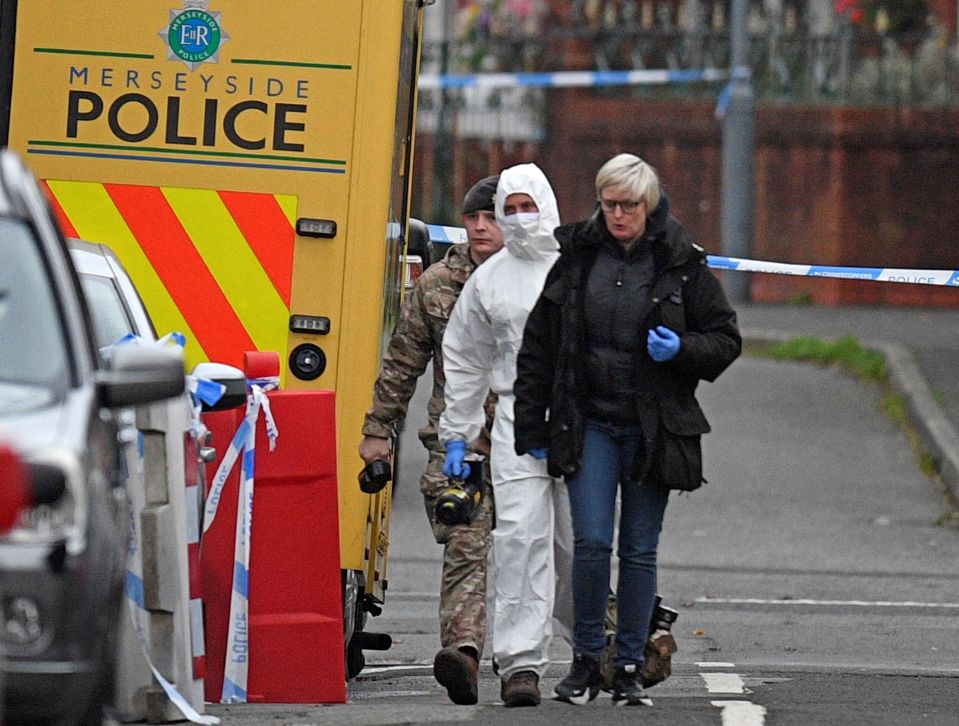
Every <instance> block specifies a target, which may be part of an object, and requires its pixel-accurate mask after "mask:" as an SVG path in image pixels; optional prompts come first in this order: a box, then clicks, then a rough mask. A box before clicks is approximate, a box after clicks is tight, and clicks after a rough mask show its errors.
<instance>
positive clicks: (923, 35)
mask: <svg viewBox="0 0 959 726" xmlns="http://www.w3.org/2000/svg"><path fill="white" fill-rule="evenodd" d="M444 54H445V62H441V59H442V58H444ZM749 59H750V66H751V68H752V78H753V84H754V86H755V91H756V94H757V101H758V102H759V103H764V102H768V103H781V104H802V105H819V104H830V105H851V106H914V107H926V108H928V107H937V108H950V107H957V106H959V45H957V43H956V42H955V40H951V39H949V38H947V37H946V35H945V31H944V30H943V29H942V28H940V27H938V26H932V27H931V28H929V29H928V30H926V31H923V32H911V33H905V34H898V35H893V34H880V33H876V32H865V31H861V30H857V29H854V28H852V27H850V26H843V25H840V26H839V28H838V29H837V30H836V31H835V32H833V33H829V34H822V33H812V32H809V31H802V30H800V31H795V32H789V33H787V32H782V31H780V30H777V29H776V28H774V27H773V28H769V29H767V31H766V32H763V33H753V34H751V35H750V49H749ZM444 66H445V67H444ZM728 66H729V34H728V32H727V31H726V30H724V29H723V30H713V29H701V30H698V31H695V32H693V31H683V30H682V29H680V28H678V27H676V26H669V27H653V28H644V27H641V26H640V25H638V24H632V25H631V24H629V23H622V24H620V25H618V26H616V27H610V28H585V29H582V30H573V29H570V28H559V29H555V30H553V31H550V32H548V33H547V34H545V35H543V36H542V37H524V36H521V35H514V36H488V37H484V38H482V39H475V38H474V39H468V40H464V41H452V42H450V43H449V44H448V45H444V43H429V44H426V45H425V46H424V53H423V69H424V72H433V73H444V72H445V73H449V74H456V73H482V72H500V73H501V72H533V71H535V72H549V71H565V70H640V69H652V68H656V69H660V68H663V69H670V70H698V69H725V68H728ZM718 90H719V89H718V88H717V86H716V84H683V85H682V86H681V87H637V88H633V89H632V90H631V92H632V93H636V94H639V95H641V96H653V97H675V96H680V97H683V98H690V97H700V98H703V99H707V98H715V97H716V94H717V93H718ZM616 92H621V90H619V89H617V91H616ZM439 93H440V91H438V90H430V91H424V92H423V99H422V103H423V105H422V108H423V109H424V111H427V116H428V115H429V114H428V111H429V109H430V108H431V107H435V106H436V104H437V103H438V100H437V98H438V95H437V94H439ZM477 95H478V94H474V97H470V95H469V94H468V93H467V92H465V91H463V90H449V91H447V100H448V101H449V102H450V103H452V105H453V107H454V108H457V109H458V110H460V111H464V110H467V109H468V110H469V111H470V112H471V113H480V109H479V108H478V107H477V105H476V104H477V103H480V102H481V103H482V104H485V105H486V107H487V112H491V111H492V112H496V113H498V114H500V115H501V114H502V113H503V111H504V109H507V108H511V109H513V110H512V113H516V112H517V111H518V110H519V108H521V107H528V106H530V105H532V106H535V105H536V104H538V103H540V102H542V101H543V98H544V97H543V94H542V92H540V93H531V92H530V89H527V90H526V91H525V92H519V93H518V92H516V91H515V90H514V89H511V90H504V91H501V92H498V93H487V94H482V95H483V97H482V99H479V98H477V97H475V96H477ZM525 115H526V116H530V111H529V109H527V111H526V114H525ZM533 115H534V116H535V115H536V113H535V111H534V112H533ZM487 121H488V120H487ZM428 126H429V122H428V119H427V127H428ZM484 127H488V123H487V124H485V126H484Z"/></svg>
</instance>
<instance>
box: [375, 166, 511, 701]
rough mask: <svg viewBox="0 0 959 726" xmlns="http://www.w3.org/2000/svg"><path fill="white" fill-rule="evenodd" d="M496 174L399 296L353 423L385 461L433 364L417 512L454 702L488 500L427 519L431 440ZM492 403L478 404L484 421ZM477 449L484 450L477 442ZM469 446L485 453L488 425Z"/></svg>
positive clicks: (446, 682) (458, 696)
mask: <svg viewBox="0 0 959 726" xmlns="http://www.w3.org/2000/svg"><path fill="white" fill-rule="evenodd" d="M498 180H499V177H498V176H491V177H487V178H485V179H482V180H480V181H479V182H477V183H476V184H475V185H474V186H473V187H472V188H471V189H470V190H469V192H467V194H466V197H465V198H464V200H463V206H462V209H461V212H462V217H463V225H464V226H465V227H466V236H467V239H468V242H465V243H460V244H457V245H453V246H452V247H451V248H450V249H449V251H448V252H447V253H446V256H445V257H444V258H443V259H442V260H441V261H439V262H437V263H436V264H433V265H431V266H430V267H428V268H427V269H426V270H425V271H424V272H423V274H422V275H420V277H419V279H418V280H417V281H416V285H415V286H414V287H413V290H412V292H411V293H410V295H409V296H408V297H407V298H406V301H405V302H404V303H403V308H402V310H401V312H400V320H399V323H398V324H397V327H396V331H395V332H394V333H393V337H392V338H391V339H390V343H389V347H388V349H387V352H386V355H385V356H384V358H383V366H382V368H381V370H380V375H379V377H378V378H377V381H376V385H375V387H374V389H373V406H372V408H370V410H369V411H368V412H367V414H366V419H365V422H364V424H363V435H364V438H363V441H362V442H361V443H360V457H361V458H362V459H363V460H364V461H365V462H366V463H367V464H369V463H370V462H372V461H374V460H376V459H384V460H386V461H389V460H390V442H391V440H392V439H393V438H394V437H395V436H396V431H397V427H398V426H399V425H400V423H401V422H402V421H403V419H404V418H405V416H406V410H407V406H408V405H409V402H410V398H412V396H413V392H414V390H415V389H416V381H417V379H418V378H419V377H420V376H421V375H422V374H423V373H424V372H425V371H426V367H427V365H428V364H429V363H430V361H432V363H433V391H432V394H431V397H430V400H429V403H428V404H427V411H428V415H429V421H428V423H427V425H426V426H425V427H424V428H422V429H420V431H419V437H420V441H422V442H423V446H425V447H426V449H427V451H428V452H429V463H428V464H427V466H426V471H425V472H423V476H422V477H421V478H420V490H421V491H422V493H423V500H424V503H425V505H426V514H427V516H428V517H429V520H430V524H431V525H432V528H433V535H434V537H435V538H436V541H437V542H438V543H440V544H442V545H443V546H444V549H443V576H442V584H441V589H440V612H439V615H440V642H441V644H442V646H443V648H442V650H440V651H439V653H437V654H436V658H435V660H434V662H433V673H434V675H435V676H436V680H437V681H439V682H440V684H441V685H443V686H444V687H446V690H447V693H448V695H449V697H450V699H451V700H452V701H453V702H454V703H459V704H473V703H476V701H477V671H478V664H479V657H480V655H481V654H482V652H483V645H484V642H485V639H486V558H487V553H488V552H489V547H490V539H491V538H490V525H491V522H492V502H491V501H490V497H489V493H488V492H489V487H484V490H485V491H484V493H483V500H482V502H481V505H480V507H479V511H478V512H477V514H476V516H475V517H474V518H473V521H472V522H471V523H470V524H457V525H452V526H447V525H444V524H442V523H440V522H437V520H436V500H437V497H438V496H439V494H440V492H441V491H442V490H443V489H445V488H446V487H447V486H448V481H447V478H446V475H445V474H444V473H443V463H444V460H445V453H444V450H443V446H442V445H441V444H440V442H439V439H438V438H437V433H436V429H437V424H438V421H439V417H440V414H441V413H442V411H443V405H444V404H443V386H444V385H445V383H446V376H445V374H444V372H443V333H444V331H445V330H446V323H447V321H448V320H449V316H450V313H452V311H453V305H454V304H455V303H456V299H457V297H459V294H460V291H461V290H462V289H463V284H464V283H465V282H466V279H467V278H468V277H469V275H470V273H472V272H473V270H474V269H476V266H477V265H479V264H480V263H482V262H483V261H484V260H486V259H487V258H488V257H490V256H491V255H493V254H494V253H496V252H498V251H499V250H500V249H501V248H502V246H503V235H502V233H501V232H500V229H499V227H498V226H497V224H496V217H495V215H494V214H493V194H494V193H495V192H496V184H497V182H498ZM491 409H492V405H491V403H490V402H488V404H487V415H488V419H490V420H491V413H492V410H491ZM484 448H485V451H484V450H483V449H484ZM474 449H476V450H477V451H479V453H483V454H486V455H487V457H488V455H489V438H488V431H484V433H483V435H482V436H481V437H480V440H479V441H478V443H477V444H475V445H474Z"/></svg>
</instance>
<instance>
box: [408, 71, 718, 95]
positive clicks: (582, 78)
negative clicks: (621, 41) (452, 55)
mask: <svg viewBox="0 0 959 726" xmlns="http://www.w3.org/2000/svg"><path fill="white" fill-rule="evenodd" d="M727 78H729V72H728V71H726V70H721V69H718V68H705V69H702V70H688V71H673V70H668V69H665V68H664V69H653V68H650V69H646V70H637V71H556V72H553V73H470V74H430V73H424V74H423V75H421V76H420V80H419V88H420V90H431V89H435V88H487V89H492V88H596V87H600V86H638V85H663V84H667V83H708V82H711V81H724V80H726V79H727Z"/></svg>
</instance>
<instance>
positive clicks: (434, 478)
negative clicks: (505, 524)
mask: <svg viewBox="0 0 959 726" xmlns="http://www.w3.org/2000/svg"><path fill="white" fill-rule="evenodd" d="M443 463H444V456H443V454H442V453H436V452H432V451H431V452H430V458H429V463H428V464H427V465H426V471H425V472H423V476H422V477H420V491H421V492H422V493H423V503H424V504H425V506H426V516H427V517H429V521H430V525H431V526H432V528H433V536H434V537H435V538H436V541H437V542H438V543H439V544H441V545H443V574H442V579H441V583H440V610H439V616H440V643H441V644H442V647H444V648H461V647H464V646H470V647H473V648H475V649H476V652H477V653H479V654H482V652H483V646H484V644H485V642H486V569H487V565H486V562H487V555H488V554H489V549H490V529H491V526H492V521H493V502H492V501H491V499H490V496H489V492H490V487H489V486H486V487H484V490H485V491H484V493H483V500H482V502H481V504H480V507H479V509H478V511H477V514H476V516H475V517H474V518H473V521H472V522H471V523H470V524H457V525H452V526H448V525H445V524H442V523H440V522H437V521H436V500H437V498H438V497H439V495H440V493H441V492H442V491H443V490H444V489H445V488H446V487H447V486H449V483H448V482H447V479H446V475H445V474H443ZM484 467H485V468H486V472H485V473H484V480H485V481H486V482H487V483H488V482H489V464H488V463H484Z"/></svg>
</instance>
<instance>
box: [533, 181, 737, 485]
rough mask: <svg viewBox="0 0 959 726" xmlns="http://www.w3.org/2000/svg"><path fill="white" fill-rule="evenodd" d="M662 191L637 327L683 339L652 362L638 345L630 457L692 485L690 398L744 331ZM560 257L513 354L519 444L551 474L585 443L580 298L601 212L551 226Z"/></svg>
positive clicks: (653, 475) (727, 360)
mask: <svg viewBox="0 0 959 726" xmlns="http://www.w3.org/2000/svg"><path fill="white" fill-rule="evenodd" d="M668 209H669V204H668V201H667V199H666V198H665V197H663V200H662V202H661V203H660V204H659V206H658V207H657V208H656V210H655V211H654V212H653V214H652V215H650V217H649V220H648V221H647V225H646V230H647V231H646V234H645V236H644V237H643V239H642V240H641V241H640V244H649V245H651V246H652V250H653V258H654V269H655V271H654V274H653V283H652V286H651V289H650V294H649V297H648V299H647V300H646V302H645V306H644V308H643V310H642V314H641V315H640V316H639V319H640V320H642V323H641V326H642V329H641V331H640V335H641V339H642V340H645V339H646V335H647V332H648V331H649V329H650V328H654V327H656V326H657V325H665V326H666V327H668V328H671V329H672V330H674V331H676V332H677V333H679V335H680V338H681V341H682V344H681V347H680V350H679V353H678V354H677V355H676V357H675V358H673V359H672V360H670V361H667V362H664V363H657V362H655V361H654V360H653V359H652V358H651V357H650V356H649V353H648V352H647V351H646V350H645V348H643V349H642V350H641V351H639V352H638V353H637V356H638V360H637V361H636V365H635V366H634V367H633V370H634V371H635V380H634V382H633V386H632V390H633V391H634V394H633V395H634V397H633V404H634V405H635V406H636V412H637V417H638V420H639V422H640V424H641V425H642V429H643V438H644V446H643V451H644V452H647V454H648V455H643V456H640V457H637V460H636V461H635V462H634V471H633V474H634V478H635V479H636V480H637V481H640V482H643V481H649V482H651V483H654V484H656V485H658V486H664V487H667V488H670V489H684V490H690V489H695V488H697V487H698V486H699V485H700V484H701V483H702V481H703V479H702V454H701V448H700V436H701V435H702V434H704V433H707V432H708V431H709V423H708V422H707V421H706V417H705V415H704V414H703V411H702V409H701V408H700V407H699V403H698V402H697V401H696V398H695V391H696V386H697V385H698V383H699V380H700V379H703V380H707V381H712V380H715V379H716V378H717V377H718V376H719V374H720V373H722V372H723V371H724V370H725V369H726V368H727V367H728V366H729V365H730V364H731V363H732V362H733V361H734V360H735V359H736V358H737V357H738V356H739V353H740V350H741V346H742V339H741V337H740V334H739V329H738V327H737V324H736V313H735V312H734V311H733V309H732V307H731V306H730V304H729V302H728V300H727V299H726V295H725V293H724V292H723V289H722V286H721V285H720V284H719V281H718V280H717V279H716V277H715V276H714V275H713V273H712V271H710V269H709V268H708V267H707V265H706V253H705V251H704V250H703V249H702V248H701V247H699V246H698V245H695V244H693V242H692V240H691V239H690V237H689V235H688V234H687V232H686V230H685V229H684V228H683V226H682V225H681V224H680V223H679V222H678V221H677V220H676V219H675V217H673V216H671V215H670V214H669V212H668ZM555 234H556V239H557V240H558V241H559V243H560V257H559V259H558V260H557V262H556V264H555V265H554V266H553V268H552V270H550V273H549V276H548V277H547V279H546V283H545V286H544V288H543V293H542V294H541V295H540V297H539V300H538V301H537V303H536V306H535V307H534V308H533V311H532V312H531V313H530V316H529V319H528V320H527V322H526V328H525V332H524V335H523V346H522V348H521V350H520V353H519V357H518V360H517V377H516V383H515V385H514V392H515V394H516V408H515V415H516V423H515V434H516V452H517V453H518V454H524V453H526V452H528V451H529V450H530V449H533V448H539V447H545V448H547V449H548V450H549V459H548V463H549V471H550V474H552V475H553V476H563V475H571V474H575V473H576V472H577V471H578V470H579V466H580V458H581V455H582V450H583V436H584V424H585V406H584V403H583V402H584V401H585V400H586V399H587V397H588V392H587V391H584V390H582V389H583V387H584V386H583V381H585V380H587V376H586V375H585V370H584V366H585V355H584V340H585V332H584V330H583V320H584V319H585V317H584V314H583V301H584V299H585V295H584V294H583V291H584V290H585V289H586V281H587V279H588V277H589V272H590V269H591V268H592V265H593V263H594V262H595V260H596V256H597V253H598V251H599V248H600V246H601V245H602V244H603V241H604V240H605V239H609V237H610V234H609V231H608V230H607V229H606V223H605V221H604V219H603V217H602V214H600V213H599V212H598V211H597V213H596V214H595V215H593V217H591V218H590V219H588V220H585V221H582V222H577V223H575V224H571V225H565V226H562V227H559V228H557V230H556V232H555Z"/></svg>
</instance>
